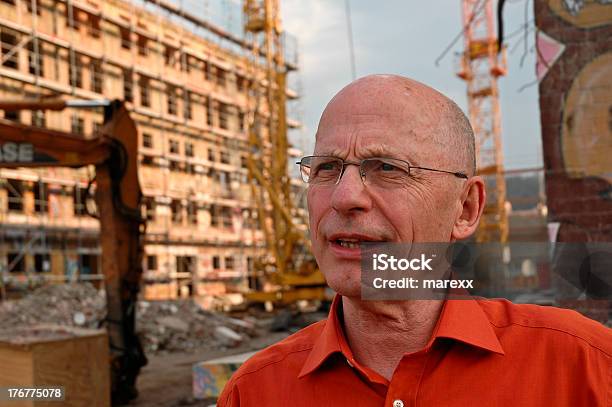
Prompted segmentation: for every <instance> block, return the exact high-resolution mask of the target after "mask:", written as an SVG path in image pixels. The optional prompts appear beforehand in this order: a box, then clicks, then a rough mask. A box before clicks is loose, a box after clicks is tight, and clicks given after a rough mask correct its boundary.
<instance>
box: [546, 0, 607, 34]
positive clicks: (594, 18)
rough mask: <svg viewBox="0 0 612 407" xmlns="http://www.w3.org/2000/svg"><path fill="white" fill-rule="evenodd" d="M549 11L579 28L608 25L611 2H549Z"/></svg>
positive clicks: (599, 0)
mask: <svg viewBox="0 0 612 407" xmlns="http://www.w3.org/2000/svg"><path fill="white" fill-rule="evenodd" d="M549 5H550V8H551V10H552V11H553V12H554V13H555V14H556V15H557V16H559V17H561V18H562V19H563V20H565V21H567V22H568V23H570V24H572V25H575V26H576V27H580V28H595V27H599V26H602V25H607V24H610V20H611V19H612V0H550V1H549Z"/></svg>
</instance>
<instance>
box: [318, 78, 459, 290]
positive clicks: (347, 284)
mask: <svg viewBox="0 0 612 407" xmlns="http://www.w3.org/2000/svg"><path fill="white" fill-rule="evenodd" d="M364 82H366V83H362V84H361V85H360V83H359V82H357V83H356V84H353V85H351V86H350V87H349V88H346V89H344V90H343V91H342V92H341V93H340V94H339V95H338V96H336V97H335V98H334V100H333V101H332V102H331V103H330V104H329V105H328V107H327V108H326V110H325V112H324V114H323V117H322V118H321V122H320V124H319V129H318V132H317V141H316V145H315V152H314V154H315V155H331V156H336V157H340V158H342V159H344V160H346V161H353V162H355V161H360V160H362V159H364V158H368V157H392V158H399V159H402V160H406V161H408V162H410V163H411V164H412V165H416V166H424V167H429V168H438V169H445V170H453V171H466V170H467V169H466V168H455V167H457V163H456V160H454V159H453V157H452V156H449V152H448V148H447V146H446V145H444V143H440V142H436V140H439V139H440V138H439V137H435V136H436V134H433V133H434V132H436V131H437V129H439V126H438V123H437V121H438V120H439V112H438V111H436V109H437V108H439V106H440V105H439V101H437V100H436V99H435V98H434V96H435V95H432V94H430V93H429V91H427V89H425V90H423V89H415V90H411V89H406V88H403V87H400V88H398V87H397V85H396V84H393V86H389V85H387V86H385V84H384V83H383V84H377V83H367V80H366V81H364ZM432 98H433V99H432ZM464 182H465V181H464V180H461V179H459V178H456V177H454V176H452V175H450V174H443V173H436V172H430V171H416V170H415V171H414V173H413V176H412V177H410V179H408V180H407V182H406V183H404V184H402V185H398V186H395V187H393V188H388V189H385V188H379V187H374V186H371V185H364V183H363V182H362V180H361V177H360V175H359V171H358V168H357V166H354V165H349V166H347V167H346V170H345V172H344V174H343V176H342V178H341V179H340V181H339V183H338V184H337V185H330V186H321V185H310V186H309V188H308V210H309V214H310V230H311V239H312V243H313V252H314V255H315V257H316V259H317V262H318V264H319V267H320V268H321V270H322V271H323V273H324V274H325V276H326V279H327V282H328V284H329V286H330V287H331V288H333V289H334V290H335V291H337V292H339V293H340V294H342V295H346V296H358V295H359V293H360V282H359V276H360V250H359V248H358V247H356V248H355V247H350V246H351V245H350V244H349V245H347V244H346V241H353V242H359V241H364V240H365V241H386V242H448V241H450V240H452V239H453V237H452V231H453V225H454V222H455V221H456V219H457V217H458V215H459V213H460V212H461V209H460V208H461V203H460V195H461V193H462V189H463V186H464ZM347 246H349V247H347Z"/></svg>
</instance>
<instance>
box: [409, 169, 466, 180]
mask: <svg viewBox="0 0 612 407" xmlns="http://www.w3.org/2000/svg"><path fill="white" fill-rule="evenodd" d="M410 168H418V169H419V170H428V171H436V172H444V173H446V174H452V175H454V176H455V177H457V178H463V179H468V178H469V177H468V176H467V175H466V174H464V173H462V172H459V171H446V170H437V169H435V168H427V167H413V166H410Z"/></svg>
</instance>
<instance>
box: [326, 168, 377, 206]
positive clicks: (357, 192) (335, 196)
mask: <svg viewBox="0 0 612 407" xmlns="http://www.w3.org/2000/svg"><path fill="white" fill-rule="evenodd" d="M333 188H334V192H333V193H332V197H331V205H332V208H334V209H335V210H336V211H338V212H344V213H347V212H352V211H367V210H369V209H370V208H371V207H372V200H371V198H370V196H369V194H368V192H367V190H366V187H365V185H364V184H363V181H362V180H361V175H360V174H359V166H356V165H347V166H346V167H345V168H344V173H343V174H342V176H341V177H340V180H339V181H338V183H337V184H336V185H335V186H334V187H333Z"/></svg>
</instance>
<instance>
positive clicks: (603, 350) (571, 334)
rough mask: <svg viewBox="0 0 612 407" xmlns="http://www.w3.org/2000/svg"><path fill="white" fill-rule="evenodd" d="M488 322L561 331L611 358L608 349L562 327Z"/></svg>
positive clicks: (503, 326) (502, 326) (495, 325)
mask: <svg viewBox="0 0 612 407" xmlns="http://www.w3.org/2000/svg"><path fill="white" fill-rule="evenodd" d="M489 323H490V324H491V325H493V326H494V327H496V328H507V327H509V326H512V325H516V326H520V327H523V328H532V329H547V330H550V331H556V332H561V333H564V334H566V335H570V336H573V337H574V338H577V339H580V340H582V341H583V342H585V343H586V344H587V345H589V346H590V347H592V348H595V349H597V350H599V351H600V352H601V353H603V354H604V355H606V356H607V357H610V358H612V354H610V353H609V352H608V351H606V350H605V349H602V348H601V347H599V346H597V345H595V344H593V343H591V341H589V340H588V339H586V338H583V337H582V336H580V335H576V334H574V333H572V332H568V331H566V330H564V329H560V328H555V327H551V326H533V325H527V324H520V323H517V322H510V323H509V324H506V325H497V324H495V323H493V322H491V321H489Z"/></svg>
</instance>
